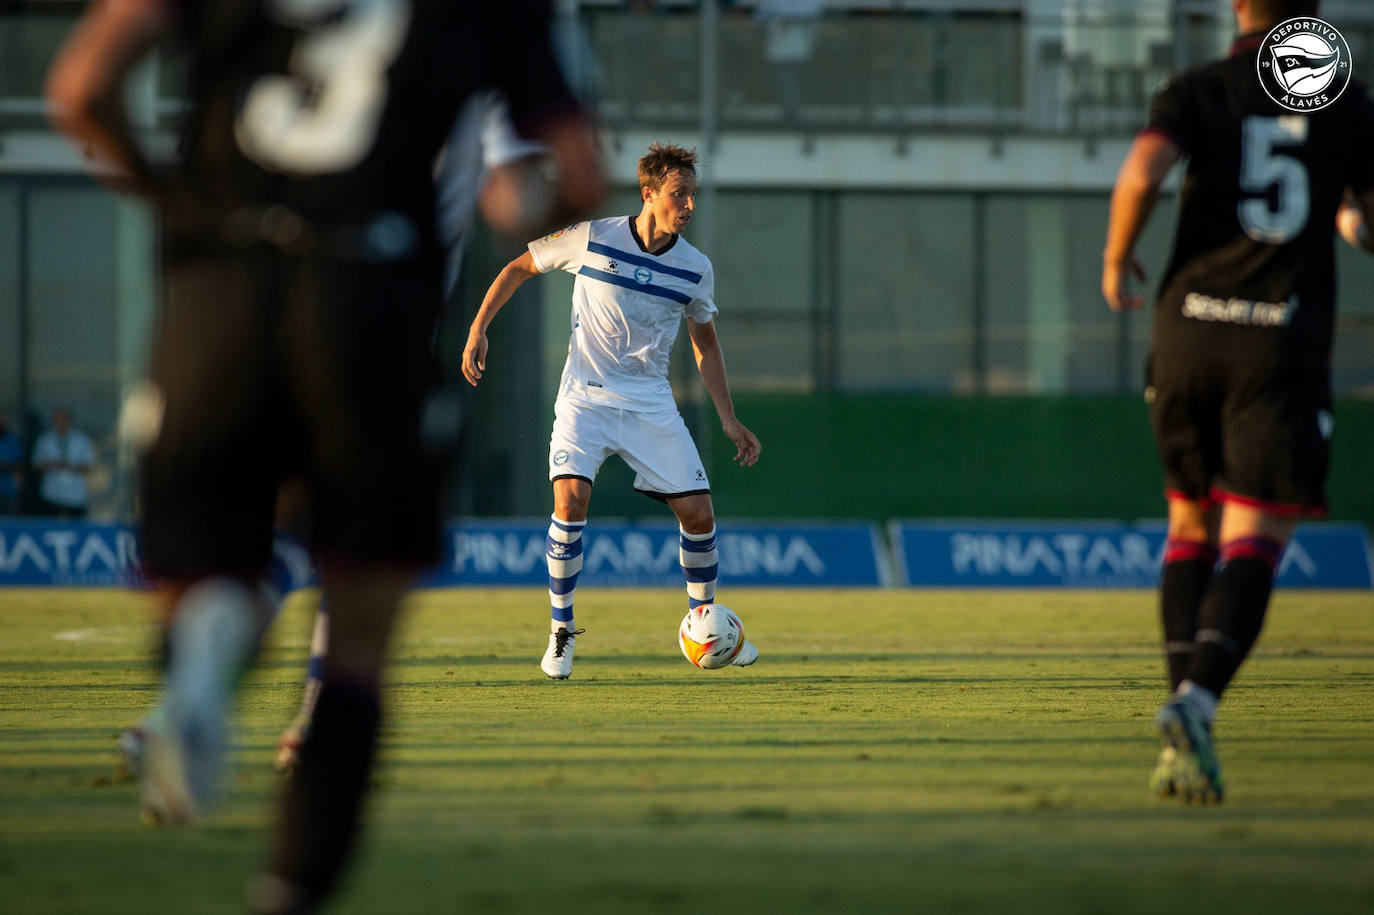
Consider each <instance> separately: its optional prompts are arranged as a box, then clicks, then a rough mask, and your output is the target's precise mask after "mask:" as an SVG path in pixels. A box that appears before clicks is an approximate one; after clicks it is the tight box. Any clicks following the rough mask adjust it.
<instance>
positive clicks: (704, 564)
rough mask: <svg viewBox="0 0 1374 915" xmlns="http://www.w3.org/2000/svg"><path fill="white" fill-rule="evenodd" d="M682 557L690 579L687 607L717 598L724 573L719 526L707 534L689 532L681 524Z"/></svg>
mask: <svg viewBox="0 0 1374 915" xmlns="http://www.w3.org/2000/svg"><path fill="white" fill-rule="evenodd" d="M677 530H678V534H679V535H680V537H679V539H678V559H679V560H680V561H681V562H682V577H683V578H685V579H687V607H688V609H691V608H693V607H700V606H701V605H702V604H712V603H715V600H716V579H717V578H719V577H720V553H719V551H717V550H716V529H715V528H714V527H713V528H711V529H710V530H709V531H707V532H706V533H704V534H689V533H687V532H686V531H685V530H683V529H682V527H681V526H680V525H679V526H678V529H677Z"/></svg>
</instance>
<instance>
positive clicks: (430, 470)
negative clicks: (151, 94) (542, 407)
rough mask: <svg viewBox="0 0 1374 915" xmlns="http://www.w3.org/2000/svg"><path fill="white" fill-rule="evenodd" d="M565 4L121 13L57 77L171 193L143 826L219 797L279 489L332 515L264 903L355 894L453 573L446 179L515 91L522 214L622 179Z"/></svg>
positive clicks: (74, 102)
mask: <svg viewBox="0 0 1374 915" xmlns="http://www.w3.org/2000/svg"><path fill="white" fill-rule="evenodd" d="M551 15H552V13H551V9H550V8H549V4H548V3H547V2H546V0H545V2H537V0H503V2H500V3H471V2H461V0H198V2H191V0H119V2H114V0H107V2H98V3H93V4H91V5H90V7H89V8H88V10H87V12H86V14H85V15H84V16H83V19H82V21H81V23H80V25H78V27H77V28H76V30H75V32H74V33H73V36H72V38H71V39H70V40H69V42H68V44H67V45H66V46H65V47H64V49H63V51H62V53H61V54H60V55H59V57H58V60H57V62H56V64H55V65H54V69H53V73H52V76H51V78H50V83H49V95H50V98H51V99H52V102H53V104H54V107H55V110H56V111H57V113H58V116H59V123H60V125H61V126H62V127H63V128H64V129H66V130H67V131H68V132H70V133H71V134H73V135H74V136H75V137H76V138H77V139H79V140H80V141H81V142H82V145H83V146H85V147H87V148H89V149H91V150H93V151H94V152H95V153H96V154H98V155H99V156H100V157H101V158H102V159H103V160H105V164H106V165H108V166H111V167H112V168H113V169H114V170H115V172H114V173H115V174H117V175H118V176H119V180H120V181H121V182H122V183H124V184H125V185H126V186H129V187H133V188H136V189H139V190H142V191H144V192H146V193H148V194H149V195H150V196H152V197H153V198H155V201H156V203H157V204H158V207H159V215H160V216H161V227H162V229H163V247H162V259H161V266H162V269H163V280H164V285H165V292H166V303H165V309H164V312H163V314H161V315H160V316H159V321H158V327H157V339H156V341H155V344H154V348H153V365H152V370H151V376H152V379H153V382H154V383H155V385H156V388H157V391H158V394H157V395H156V396H153V395H150V396H149V407H148V411H147V412H148V413H149V414H150V415H149V417H148V421H147V423H146V424H147V425H148V426H149V427H150V429H149V434H148V441H147V442H146V443H145V444H146V446H147V450H146V453H145V455H144V458H143V465H142V468H141V471H142V472H141V479H140V511H141V517H140V533H141V537H142V542H141V548H142V552H141V557H142V559H143V561H144V568H145V569H146V570H147V572H148V573H149V574H150V575H152V576H154V577H155V578H156V580H157V582H158V584H159V592H158V593H159V598H160V602H161V603H162V610H163V615H164V618H165V619H166V620H168V633H167V645H168V661H167V672H166V691H165V699H164V701H163V704H162V713H161V714H160V715H159V716H158V720H157V721H156V722H154V726H153V727H152V728H151V730H150V733H149V735H148V738H147V740H148V744H147V749H146V760H145V762H144V765H143V767H142V771H143V774H142V781H143V790H142V806H143V811H144V814H145V816H147V817H149V818H151V819H153V820H155V821H157V822H161V823H186V822H188V821H190V820H191V819H193V817H194V816H195V815H197V814H199V813H200V812H202V811H204V809H205V805H206V803H207V801H208V800H210V799H211V797H212V795H213V788H214V784H215V781H216V776H217V774H218V773H219V770H220V769H221V768H222V764H223V762H224V760H225V757H226V755H227V749H228V746H227V742H226V739H225V719H226V716H227V712H228V706H229V700H230V697H231V691H232V687H233V684H234V682H235V679H236V674H237V673H238V672H239V669H240V668H241V667H242V665H243V664H244V663H245V662H246V660H247V658H248V657H249V656H250V655H251V653H252V650H253V642H254V634H255V629H256V625H255V620H254V617H255V615H257V614H258V612H259V610H260V604H261V601H260V599H259V597H258V594H257V592H256V590H255V588H254V586H253V583H254V582H255V580H256V579H257V578H258V577H259V575H260V573H261V571H262V570H263V569H264V567H265V566H266V565H267V562H268V560H269V558H270V555H271V553H270V550H271V544H272V522H273V509H274V504H275V501H276V496H277V493H278V490H279V487H280V484H281V483H282V482H283V481H285V480H288V479H290V480H296V479H299V480H300V481H301V483H302V484H303V487H304V491H305V502H306V503H307V504H308V506H309V509H310V513H311V524H310V534H309V537H310V540H309V543H310V547H311V552H312V558H313V559H314V561H315V567H316V568H317V569H318V571H319V574H320V578H321V580H322V583H323V590H324V601H325V603H326V604H327V605H328V607H329V612H330V624H329V648H328V652H327V655H326V657H325V661H324V670H323V687H322V689H321V691H320V694H319V699H318V704H317V706H316V708H315V714H314V718H313V722H312V724H311V727H310V731H309V735H308V737H307V738H306V741H305V744H304V746H303V748H302V750H301V755H300V762H299V766H298V769H297V773H296V777H294V778H293V779H292V780H291V782H290V784H289V785H288V786H287V788H286V792H285V795H284V797H283V799H282V804H281V817H280V823H279V828H278V831H277V841H276V842H275V843H274V844H275V848H274V850H273V852H272V859H271V862H270V864H269V867H268V872H267V873H266V874H264V876H263V878H262V879H261V880H260V881H257V882H256V884H255V889H254V893H253V900H252V904H253V907H254V908H255V909H256V910H258V911H260V912H265V913H288V912H289V913H301V912H306V911H313V910H315V909H317V908H318V907H319V906H320V905H321V904H322V903H323V902H324V900H325V899H326V898H327V897H328V896H329V894H330V893H331V891H332V890H333V889H334V887H335V886H336V884H337V882H338V880H339V877H340V875H341V873H342V871H343V869H344V866H345V864H346V862H347V860H348V857H349V854H350V852H351V850H352V848H353V847H354V844H355V841H356V837H357V834H358V830H359V826H360V823H361V816H362V805H363V802H364V798H365V796H366V794H367V790H368V786H369V784H370V782H371V777H372V776H371V773H372V768H373V758H374V754H375V750H376V741H377V735H378V732H379V728H380V725H381V715H382V695H381V680H382V673H383V670H384V665H385V661H386V657H387V645H388V640H389V636H390V634H391V632H392V630H393V626H394V624H395V621H396V619H397V616H398V613H399V610H400V606H401V601H402V598H403V596H404V594H405V593H406V591H407V590H408V588H409V585H410V582H411V581H412V579H413V578H414V576H415V575H416V574H417V573H418V572H419V571H421V570H422V569H423V568H424V567H425V565H427V564H428V563H430V562H432V561H433V560H435V559H436V558H437V557H438V547H439V533H440V528H439V520H440V519H439V512H440V503H439V498H438V496H439V492H440V478H441V471H442V469H443V467H444V464H445V463H446V461H447V458H448V457H449V452H450V446H451V444H452V435H451V431H449V432H446V431H445V428H444V427H445V424H443V423H435V422H432V421H430V418H431V417H432V415H433V411H431V410H428V409H427V405H428V404H430V403H432V402H433V401H432V400H431V395H432V394H433V391H434V382H435V380H436V379H437V377H438V372H437V366H436V363H435V360H434V358H433V352H432V340H433V333H434V325H435V321H436V318H437V316H438V313H439V307H440V304H441V302H442V289H441V285H440V283H441V276H442V272H441V271H442V251H441V246H440V243H439V236H438V231H437V228H436V219H435V211H436V204H435V182H434V163H435V160H436V157H437V156H438V153H439V151H440V148H441V146H442V145H443V143H444V141H445V138H446V137H447V136H448V134H449V131H450V126H451V125H452V124H453V122H454V119H455V117H456V116H457V115H458V112H459V111H460V109H461V107H462V106H463V105H464V103H465V102H466V101H467V100H468V99H469V98H471V97H472V96H474V95H475V94H477V93H479V92H486V91H488V90H497V91H499V92H500V93H501V94H502V95H503V96H504V98H505V99H506V100H507V102H508V104H509V109H510V115H511V119H512V121H513V123H514V124H515V126H516V128H517V129H518V130H519V131H520V132H521V133H522V134H524V135H526V136H529V137H530V138H533V139H538V140H541V141H542V142H543V143H545V144H546V146H547V148H548V149H549V151H550V153H551V155H552V156H553V157H554V158H555V159H556V160H557V161H556V163H555V164H556V165H557V168H556V169H555V170H554V172H555V173H556V174H557V175H559V176H561V178H560V179H558V180H550V182H549V184H548V186H547V187H543V188H541V193H539V194H537V195H531V197H534V198H537V200H538V201H539V203H538V204H537V205H533V204H531V201H529V200H523V199H522V200H518V201H515V205H513V206H507V207H503V208H502V209H504V210H506V211H508V212H506V213H503V214H500V215H502V217H503V218H506V217H510V218H513V219H515V220H516V221H517V222H519V223H521V224H522V225H524V224H526V222H527V220H523V219H519V218H518V217H519V216H520V215H522V214H526V213H529V212H533V211H541V212H542V216H543V218H540V219H538V220H537V221H538V222H540V223H543V222H545V219H547V220H548V222H552V221H553V220H555V219H557V218H558V217H557V216H555V215H554V214H553V212H550V207H549V206H548V204H552V205H553V206H552V210H553V211H554V212H558V211H561V215H562V216H563V217H564V218H563V219H560V220H558V221H560V222H566V220H567V218H568V217H572V218H576V216H578V215H581V214H582V213H584V212H585V211H586V210H587V209H589V208H590V207H591V206H592V205H594V204H595V203H596V202H597V200H599V197H600V194H601V191H602V189H603V187H604V182H603V179H602V176H601V172H600V166H599V162H598V155H597V152H596V147H595V140H594V136H593V134H592V132H591V129H590V124H589V121H588V118H587V116H586V114H585V113H584V112H583V111H582V109H581V107H580V106H579V105H578V104H577V103H576V101H575V100H574V99H573V98H572V96H571V94H570V92H569V91H568V87H567V85H566V84H565V82H564V81H563V78H562V76H561V74H560V73H559V71H558V69H557V67H556V65H555V64H554V55H553V49H552V47H551V43H550V28H551ZM164 37H168V38H170V37H176V38H179V39H180V42H179V44H180V45H181V47H182V49H184V50H185V51H186V52H187V55H186V57H187V59H188V61H189V63H190V65H191V66H190V75H189V79H188V82H187V85H188V95H189V98H188V101H189V104H188V106H187V114H186V118H185V122H184V124H185V132H184V137H183V142H182V145H181V153H182V157H181V159H180V161H179V162H177V163H175V165H173V166H171V167H169V168H167V169H159V168H155V167H153V166H152V165H151V164H150V162H149V160H148V157H147V156H146V155H145V154H144V151H143V149H142V147H141V146H140V144H139V143H138V141H137V139H136V137H135V135H134V133H133V131H132V128H131V125H130V123H129V121H128V118H127V117H126V116H125V114H124V109H123V99H124V97H125V89H126V88H127V83H128V80H129V78H130V73H131V70H132V68H133V65H134V63H136V62H137V61H138V60H139V59H140V58H142V57H144V56H146V55H147V54H149V53H150V52H151V51H152V50H153V48H154V47H156V46H157V45H158V43H159V42H160V41H161V40H162V39H163V38H164ZM104 173H105V174H110V173H111V172H110V171H109V170H108V169H107V170H105V171H104ZM512 213H514V214H516V215H515V216H514V217H512V216H511V214H512ZM526 227H527V228H528V229H530V230H531V231H537V229H536V228H535V226H534V225H527V226H526ZM544 228H547V223H546V224H545V226H544ZM165 907H168V906H164V908H165ZM170 907H171V908H177V906H175V905H171V906H170ZM183 908H184V907H183Z"/></svg>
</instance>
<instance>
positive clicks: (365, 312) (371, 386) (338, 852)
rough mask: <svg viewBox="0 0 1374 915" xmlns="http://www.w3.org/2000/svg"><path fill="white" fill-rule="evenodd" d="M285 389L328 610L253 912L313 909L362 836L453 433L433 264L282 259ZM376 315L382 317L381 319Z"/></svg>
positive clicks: (436, 542)
mask: <svg viewBox="0 0 1374 915" xmlns="http://www.w3.org/2000/svg"><path fill="white" fill-rule="evenodd" d="M284 269H289V270H290V271H291V275H292V277H293V286H292V295H291V297H290V299H289V300H288V301H287V302H286V303H285V305H286V308H285V316H284V318H283V332H282V339H281V351H282V352H283V353H284V358H283V362H282V365H281V371H282V373H283V374H284V375H285V376H286V378H285V384H284V387H285V388H286V390H287V391H288V392H289V396H290V399H291V404H292V406H293V409H294V412H295V414H296V415H297V416H299V417H300V418H301V421H300V423H299V425H300V427H301V429H302V434H305V435H308V443H307V447H306V448H304V449H303V450H302V461H301V463H302V467H301V477H302V479H303V480H304V481H305V482H306V486H307V490H308V500H309V501H308V505H309V509H310V515H311V547H312V551H313V553H314V555H315V556H316V558H317V568H318V570H319V574H320V577H321V580H322V582H323V598H322V599H323V601H324V603H325V604H326V605H327V606H328V608H329V639H328V651H327V654H326V658H325V663H324V669H323V672H322V673H323V677H322V687H321V689H320V693H319V699H318V701H317V703H316V706H315V710H314V715H313V718H312V721H311V724H310V728H309V729H308V733H307V735H306V739H305V743H304V745H303V746H302V748H301V752H300V757H299V761H298V763H297V766H296V770H295V772H294V773H293V776H292V778H291V779H290V780H288V782H287V784H286V788H285V791H284V794H283V797H282V801H281V806H280V817H279V820H278V827H277V831H276V836H275V841H274V843H273V851H272V854H271V859H270V863H269V868H268V870H269V873H268V875H267V876H266V877H264V878H262V879H261V880H260V881H259V882H258V883H257V885H256V886H255V894H254V898H253V904H254V907H255V908H256V909H257V910H258V911H260V912H270V913H279V912H296V911H306V910H311V911H313V909H314V907H316V906H317V905H318V904H319V902H320V901H321V900H323V899H325V898H326V897H327V896H328V895H329V893H330V892H331V891H332V890H333V889H334V887H335V886H336V885H337V882H338V879H339V877H340V875H341V874H342V872H343V869H344V867H345V865H346V864H347V861H348V859H349V855H350V852H351V850H352V849H353V847H354V845H355V841H356V838H357V836H358V833H359V830H360V828H361V812H362V808H363V802H364V799H365V797H366V794H367V790H368V785H369V783H370V780H371V774H372V768H373V764H374V759H375V754H376V744H377V736H378V733H379V731H380V727H381V721H382V707H383V703H382V694H381V682H382V673H383V668H384V665H385V661H386V658H387V649H388V643H389V640H390V636H391V633H392V631H393V628H394V623H395V620H396V618H397V616H398V615H399V609H400V606H401V600H402V597H403V596H404V595H405V593H406V591H407V590H408V588H409V587H410V585H411V584H412V582H413V581H414V579H415V577H416V576H417V575H418V574H419V573H420V572H421V571H422V570H423V569H424V568H426V567H427V566H428V565H430V564H431V563H433V562H434V561H436V560H437V559H438V558H439V555H440V551H439V547H440V537H441V525H440V511H441V498H440V493H441V483H442V468H443V467H444V466H446V465H447V463H448V462H449V461H450V460H451V458H452V445H453V440H452V438H451V436H452V434H453V431H454V430H451V429H449V428H448V427H447V426H444V427H442V428H440V427H437V426H435V425H434V424H427V423H425V422H424V421H423V417H424V416H425V415H426V405H427V402H428V401H429V397H430V395H431V394H432V393H433V392H434V391H435V389H436V385H435V381H436V379H437V375H438V372H437V366H436V365H435V364H434V361H433V359H432V353H431V347H430V341H431V339H432V336H433V327H434V321H435V317H436V311H437V305H438V301H439V295H438V291H437V290H438V285H439V281H438V275H439V271H438V264H437V262H433V263H430V262H425V263H417V262H411V261H404V260H403V261H399V262H394V263H393V262H384V263H359V262H319V263H314V262H310V261H300V262H293V263H291V264H290V265H284ZM383 304H384V305H386V307H385V308H383V307H380V306H381V305H383Z"/></svg>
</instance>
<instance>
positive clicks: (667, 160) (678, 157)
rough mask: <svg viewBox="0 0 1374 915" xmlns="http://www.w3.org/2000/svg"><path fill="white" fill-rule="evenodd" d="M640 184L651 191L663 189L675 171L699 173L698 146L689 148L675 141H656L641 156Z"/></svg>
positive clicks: (694, 175)
mask: <svg viewBox="0 0 1374 915" xmlns="http://www.w3.org/2000/svg"><path fill="white" fill-rule="evenodd" d="M638 171H639V186H640V187H647V188H648V189H649V190H651V191H658V190H662V188H663V182H665V181H667V180H668V176H669V175H671V174H672V173H673V172H686V173H687V174H689V175H691V176H692V177H693V178H695V177H696V174H697V151H696V148H695V147H693V148H692V149H687V148H686V147H683V146H678V145H677V144H675V143H654V144H652V145H650V147H649V151H648V152H647V153H645V154H644V155H642V156H640V158H639V169H638Z"/></svg>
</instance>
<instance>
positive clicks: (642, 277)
mask: <svg viewBox="0 0 1374 915" xmlns="http://www.w3.org/2000/svg"><path fill="white" fill-rule="evenodd" d="M653 278H654V272H653V271H652V270H650V269H649V268H648V267H636V268H635V282H637V283H647V282H649V280H651V279H653Z"/></svg>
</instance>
